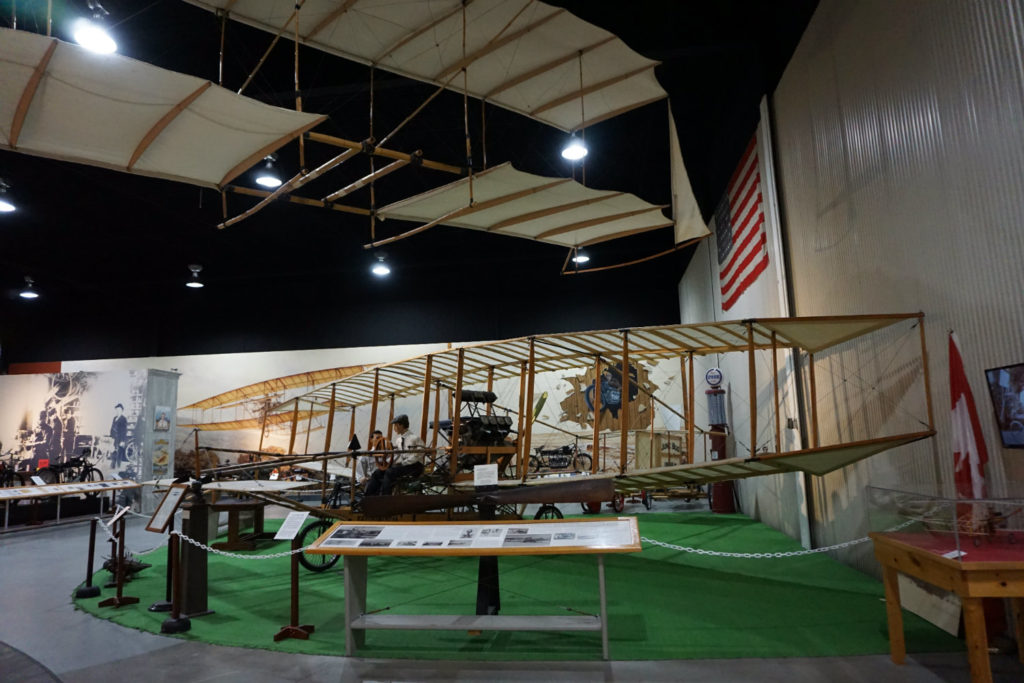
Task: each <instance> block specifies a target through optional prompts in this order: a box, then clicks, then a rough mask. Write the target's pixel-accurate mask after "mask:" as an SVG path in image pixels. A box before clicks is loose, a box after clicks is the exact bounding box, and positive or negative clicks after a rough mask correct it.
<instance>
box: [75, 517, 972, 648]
mask: <svg viewBox="0 0 1024 683" xmlns="http://www.w3.org/2000/svg"><path fill="white" fill-rule="evenodd" d="M638 520H639V525H640V534H641V535H642V536H647V537H650V538H654V539H657V540H659V541H663V542H667V543H672V544H675V545H681V546H692V547H700V548H704V549H707V550H721V551H730V552H778V551H788V550H799V545H798V544H797V543H796V542H795V541H793V540H792V539H790V538H789V537H787V536H785V535H783V534H781V533H779V532H777V531H775V530H773V529H770V528H769V527H766V526H765V525H763V524H760V523H758V522H755V521H752V520H750V519H749V518H747V517H745V516H742V515H713V514H711V513H709V512H686V513H659V514H644V515H640V516H639V517H638ZM275 524H276V523H272V522H268V525H267V526H268V527H273V526H274V525H275ZM154 538H155V536H154ZM286 546H287V544H285V543H280V544H277V545H274V546H266V547H264V548H261V549H260V551H258V552H260V553H272V552H277V551H281V550H285V549H286ZM165 559H166V552H165V551H163V550H160V551H157V552H153V553H150V554H149V555H147V556H146V558H145V560H146V561H147V562H150V563H152V564H153V567H152V568H150V569H146V570H144V571H143V572H142V573H141V575H140V577H139V578H138V579H136V580H135V581H133V582H131V583H129V584H127V586H126V587H125V595H132V596H137V597H139V598H140V603H139V604H138V605H130V606H126V607H122V608H119V609H115V608H109V607H108V608H100V607H98V606H97V603H98V602H99V600H101V599H102V598H104V597H109V596H110V595H112V594H113V589H104V594H103V596H102V597H101V598H98V599H88V600H77V601H75V602H76V605H77V606H78V607H79V608H80V609H83V610H86V611H88V612H90V613H92V614H95V615H97V616H99V617H102V618H105V619H110V620H112V621H114V622H116V623H118V624H122V625H124V626H128V627H131V628H136V629H141V630H144V631H151V632H154V633H159V631H160V624H161V623H162V622H163V620H164V619H165V618H166V617H167V614H166V613H151V612H148V611H147V610H146V607H147V606H148V605H149V604H151V603H153V602H155V601H157V600H160V599H162V598H163V592H164V566H165ZM499 562H500V571H501V574H500V576H501V597H502V610H501V613H502V614H573V613H576V612H575V611H577V610H578V611H579V612H583V613H588V614H595V613H597V611H598V597H597V562H596V560H595V558H594V557H593V556H586V555H583V556H569V555H566V556H549V557H503V558H501V559H500V560H499ZM340 568H341V563H340V562H339V563H338V565H336V567H335V568H334V569H333V570H331V571H328V572H325V573H323V574H313V573H311V572H308V571H307V570H305V569H301V568H300V572H301V573H300V581H301V584H300V592H301V604H300V609H299V615H300V623H303V624H312V625H314V626H315V627H316V632H315V633H314V634H312V636H311V637H310V639H309V640H307V641H301V640H295V639H288V640H285V641H282V642H280V643H275V642H274V641H273V636H274V634H276V633H277V632H278V631H279V630H280V628H281V627H282V626H284V625H285V624H286V623H287V621H288V619H289V613H290V612H289V602H288V601H289V578H288V577H289V560H287V559H285V558H281V559H272V560H239V559H233V558H226V557H222V556H217V555H211V556H210V561H209V606H210V608H211V609H213V610H214V611H215V613H214V614H211V615H208V616H204V617H200V618H196V619H193V620H192V629H191V631H189V632H187V633H185V634H182V635H181V636H177V637H181V638H185V639H188V640H199V641H205V642H209V643H217V644H220V645H232V646H243V647H257V648H264V649H270V650H280V651H282V652H303V653H310V654H329V655H340V654H343V652H344V641H345V634H344V624H343V612H344V595H343V578H342V574H341V571H340ZM605 568H606V573H607V588H608V616H609V647H610V654H611V658H612V659H615V660H631V659H695V658H736V657H797V656H801V657H814V656H829V655H858V654H884V653H887V652H888V651H889V645H888V638H887V630H886V618H885V603H884V600H883V591H882V585H881V583H880V582H878V581H876V580H875V579H874V578H872V577H869V576H866V575H864V574H862V573H860V572H858V571H856V570H853V569H851V568H849V567H846V566H844V565H842V564H839V563H838V562H836V561H834V560H832V559H831V558H829V557H827V556H826V555H824V554H815V555H805V556H799V557H793V558H784V559H736V558H721V557H711V556H700V555H695V554H692V553H681V552H677V551H672V550H668V549H664V548H659V547H655V546H649V545H645V546H644V550H643V552H640V553H632V554H628V555H609V556H607V557H606V558H605ZM476 572H477V560H476V558H386V559H385V558H370V561H369V585H368V595H367V600H368V604H369V607H370V609H371V610H383V609H390V610H392V611H393V612H394V613H395V614H472V613H473V611H474V610H475V605H476ZM101 578H102V579H105V578H106V573H105V572H104V575H103V576H102V577H101ZM904 627H905V630H906V641H907V648H908V651H910V652H939V651H951V650H962V649H963V646H962V643H961V641H959V640H957V639H956V638H953V637H951V636H949V635H948V634H946V633H945V632H943V631H941V630H939V629H938V628H936V627H934V626H932V625H931V624H929V623H927V622H925V621H924V620H922V619H920V618H918V617H916V616H914V615H913V614H910V613H907V612H905V613H904ZM359 655H360V656H363V657H392V658H416V659H467V660H471V659H489V660H584V659H600V658H601V640H600V633H557V632H485V633H484V634H482V635H480V636H471V635H468V634H467V633H465V632H462V631H435V632H428V631H369V632H368V633H367V636H366V646H365V647H364V648H362V649H360V650H359Z"/></svg>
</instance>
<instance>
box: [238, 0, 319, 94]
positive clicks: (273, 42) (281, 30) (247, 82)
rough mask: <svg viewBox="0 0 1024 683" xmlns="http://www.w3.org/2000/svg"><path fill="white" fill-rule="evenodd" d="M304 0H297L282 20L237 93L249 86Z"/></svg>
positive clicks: (294, 17) (296, 15)
mask: <svg viewBox="0 0 1024 683" xmlns="http://www.w3.org/2000/svg"><path fill="white" fill-rule="evenodd" d="M305 2H306V0H298V2H296V3H295V9H294V11H293V12H292V14H291V16H290V17H288V21H286V22H284V24H283V25H282V26H281V28H280V29H279V30H278V31H277V35H275V36H274V39H273V40H272V41H270V45H269V46H268V47H267V49H266V51H265V52H264V53H263V56H262V57H260V60H259V61H258V62H256V68H254V69H253V70H252V73H250V74H249V77H248V78H246V79H245V82H244V83H242V87H241V88H239V89H238V94H239V95H241V94H242V92H243V91H244V90H245V89H246V88H248V87H249V84H250V83H252V79H253V78H255V77H256V74H257V73H259V70H260V68H261V67H262V66H263V63H264V62H266V61H267V57H269V56H270V53H271V51H272V50H273V49H274V46H275V45H277V41H279V40H281V36H282V35H283V34H284V32H285V31H287V30H288V27H289V26H290V25H291V23H292V22H293V21H295V19H296V17H298V16H299V10H300V9H302V5H303V4H305Z"/></svg>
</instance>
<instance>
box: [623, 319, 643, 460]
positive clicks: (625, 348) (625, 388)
mask: <svg viewBox="0 0 1024 683" xmlns="http://www.w3.org/2000/svg"><path fill="white" fill-rule="evenodd" d="M638 379H639V378H638ZM620 386H621V387H622V407H621V408H620V409H619V427H620V429H619V439H620V443H619V473H620V474H625V473H626V450H627V449H626V445H627V443H628V441H629V330H622V384H621V385H620Z"/></svg>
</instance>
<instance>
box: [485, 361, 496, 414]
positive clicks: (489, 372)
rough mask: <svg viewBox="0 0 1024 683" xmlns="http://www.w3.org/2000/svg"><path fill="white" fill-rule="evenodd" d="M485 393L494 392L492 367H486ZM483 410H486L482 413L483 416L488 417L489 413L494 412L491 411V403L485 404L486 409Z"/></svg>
mask: <svg viewBox="0 0 1024 683" xmlns="http://www.w3.org/2000/svg"><path fill="white" fill-rule="evenodd" d="M487 391H491V392H493V391H494V366H493V365H488V366H487ZM485 410H486V412H485V413H484V414H485V415H490V414H491V413H493V412H494V409H493V407H492V404H491V403H488V404H487V408H486V409H485Z"/></svg>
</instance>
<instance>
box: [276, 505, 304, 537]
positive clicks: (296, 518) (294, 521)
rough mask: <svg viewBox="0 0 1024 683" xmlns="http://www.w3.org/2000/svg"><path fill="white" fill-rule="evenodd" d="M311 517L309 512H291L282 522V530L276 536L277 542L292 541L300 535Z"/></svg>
mask: <svg viewBox="0 0 1024 683" xmlns="http://www.w3.org/2000/svg"><path fill="white" fill-rule="evenodd" d="M308 517H309V513H308V512H289V513H288V516H287V517H285V518H284V521H283V522H281V528H280V529H278V530H277V533H276V534H275V535H274V540H275V541H290V540H292V539H293V538H295V535H296V534H297V533H299V529H301V528H302V525H303V524H305V523H306V518H308Z"/></svg>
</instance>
